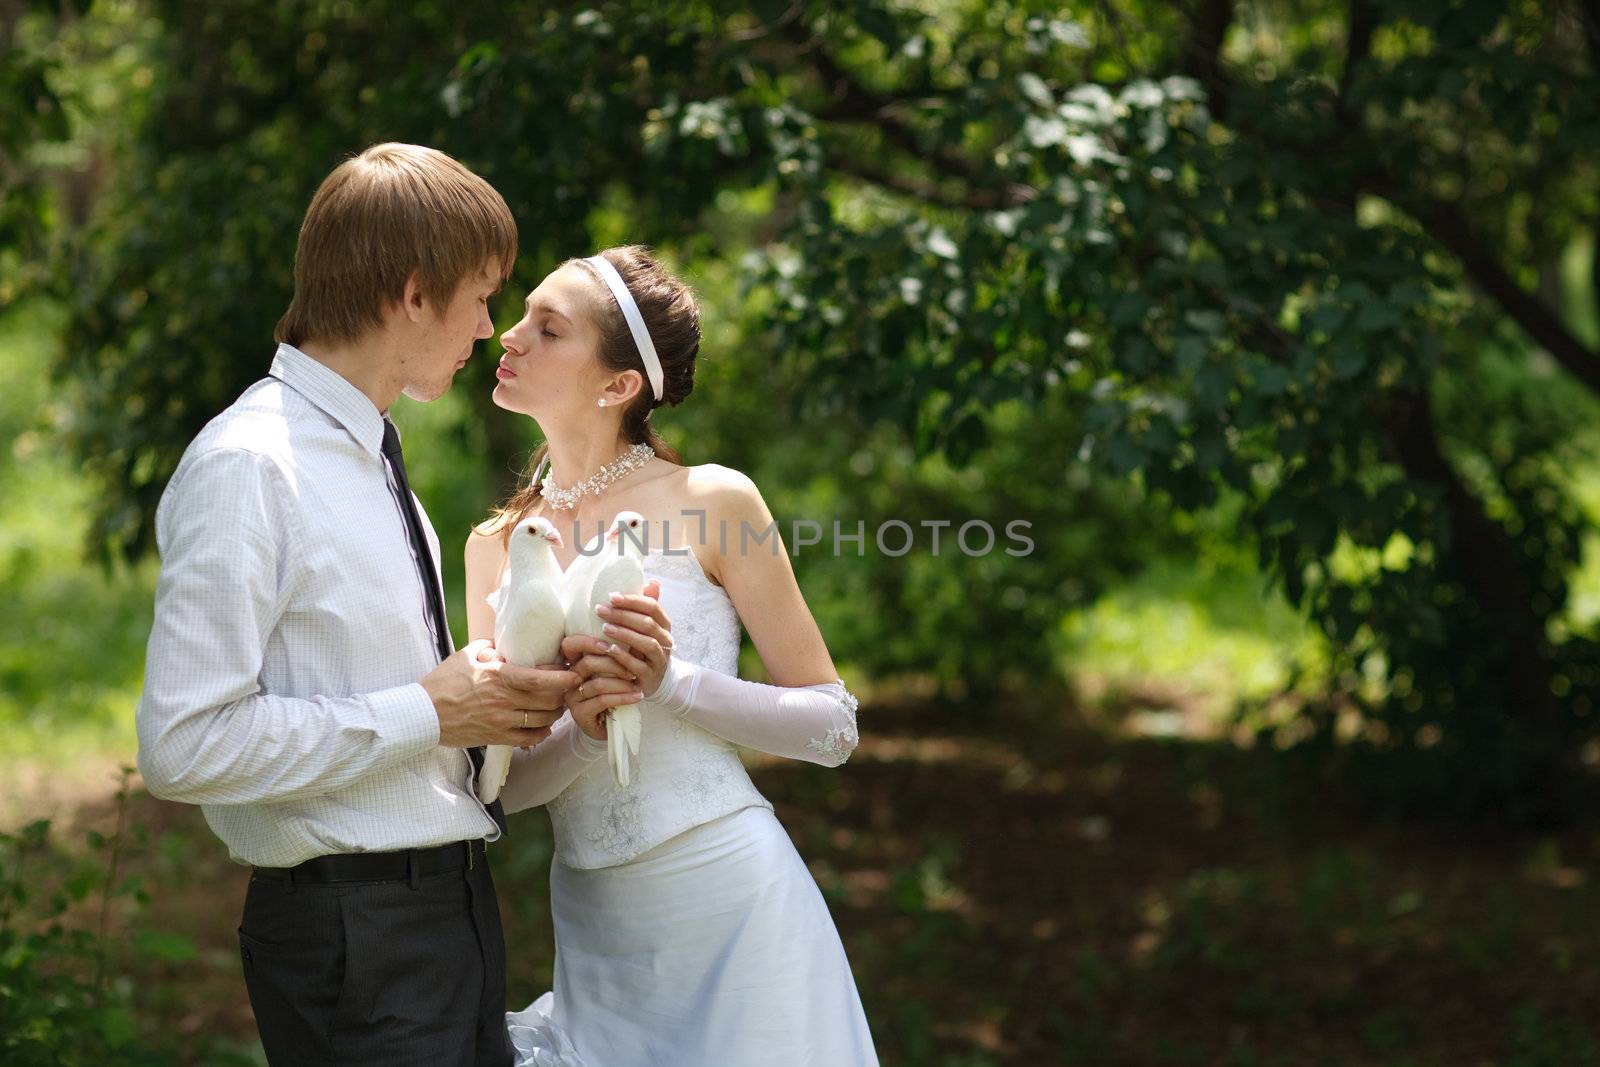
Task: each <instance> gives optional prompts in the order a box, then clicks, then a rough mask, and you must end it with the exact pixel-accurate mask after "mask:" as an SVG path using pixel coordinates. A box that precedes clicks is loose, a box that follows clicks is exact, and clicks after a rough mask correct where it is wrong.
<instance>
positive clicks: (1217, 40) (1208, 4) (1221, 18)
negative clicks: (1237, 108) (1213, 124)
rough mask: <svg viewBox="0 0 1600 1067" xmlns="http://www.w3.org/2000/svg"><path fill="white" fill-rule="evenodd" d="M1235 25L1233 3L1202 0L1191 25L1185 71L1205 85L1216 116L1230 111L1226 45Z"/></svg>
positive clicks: (1185, 57)
mask: <svg viewBox="0 0 1600 1067" xmlns="http://www.w3.org/2000/svg"><path fill="white" fill-rule="evenodd" d="M1232 24H1233V0H1202V2H1201V3H1200V5H1199V7H1198V9H1197V10H1196V11H1195V12H1194V15H1193V21H1192V22H1191V23H1190V33H1189V40H1188V41H1187V42H1186V43H1185V45H1184V49H1183V63H1182V66H1181V68H1180V69H1181V70H1182V72H1183V73H1184V74H1186V75H1188V76H1189V77H1191V78H1193V79H1194V80H1195V81H1197V82H1199V83H1200V84H1201V85H1203V86H1205V89H1206V94H1207V96H1208V97H1209V98H1210V101H1211V107H1212V110H1213V111H1214V113H1216V114H1221V113H1222V112H1224V111H1226V110H1227V108H1228V90H1229V88H1230V86H1229V84H1228V79H1227V77H1226V76H1225V75H1224V74H1223V72H1222V42H1223V40H1224V39H1225V38H1226V37H1227V36H1228V27H1229V26H1230V25H1232Z"/></svg>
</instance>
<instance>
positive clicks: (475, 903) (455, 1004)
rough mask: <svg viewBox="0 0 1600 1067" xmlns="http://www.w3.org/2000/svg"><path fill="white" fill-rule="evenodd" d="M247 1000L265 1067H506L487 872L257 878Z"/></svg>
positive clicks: (495, 912)
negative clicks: (368, 878)
mask: <svg viewBox="0 0 1600 1067" xmlns="http://www.w3.org/2000/svg"><path fill="white" fill-rule="evenodd" d="M239 955H240V958H241V960H242V961H243V964H244V980H245V986H246V988H248V990H249V992H250V1007H251V1009H252V1010H253V1011H254V1012H255V1016H256V1027H257V1029H258V1030H260V1032H261V1044H262V1046H263V1047H264V1048H265V1049H266V1053H267V1061H268V1062H269V1063H271V1064H272V1065H273V1067H291V1065H292V1067H321V1065H328V1067H334V1065H338V1067H358V1065H363V1064H371V1065H373V1067H380V1065H381V1067H405V1065H409V1064H417V1065H427V1067H447V1065H448V1067H507V1065H508V1064H510V1063H511V1062H512V1058H513V1054H512V1049H511V1041H510V1038H509V1037H508V1036H507V1034H506V1020H505V1010H506V952H505V937H504V935H503V934H502V933H501V930H500V908H499V905H498V904H497V903H496V901H495V895H494V880H493V878H492V877H491V876H490V874H489V865H488V863H486V862H480V863H478V864H476V866H475V867H474V868H472V869H470V870H461V871H452V872H448V873H444V874H434V875H426V876H423V877H421V878H419V879H417V885H416V888H415V889H413V888H412V887H411V884H410V883H409V882H407V881H398V882H364V883H346V884H337V885H316V884H306V883H300V884H297V885H290V884H289V883H287V882H279V881H274V880H272V879H269V878H262V877H260V876H259V875H257V876H252V877H251V879H250V888H249V890H248V892H247V893H246V894H245V902H244V917H243V919H242V920H241V922H240V924H239Z"/></svg>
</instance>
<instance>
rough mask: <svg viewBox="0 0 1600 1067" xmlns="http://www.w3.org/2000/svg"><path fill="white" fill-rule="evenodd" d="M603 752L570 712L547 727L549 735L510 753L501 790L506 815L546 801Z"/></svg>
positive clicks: (602, 744) (598, 742) (601, 746)
mask: <svg viewBox="0 0 1600 1067" xmlns="http://www.w3.org/2000/svg"><path fill="white" fill-rule="evenodd" d="M605 754H606V743H605V742H604V741H596V740H595V739H594V738H592V737H590V736H589V735H588V734H586V733H584V732H583V731H582V730H581V729H579V727H578V724H577V723H576V722H574V721H573V718H572V716H571V715H563V716H561V718H559V719H557V720H556V724H555V725H554V726H552V727H550V736H548V737H546V738H545V739H544V740H543V741H541V742H539V743H538V744H537V745H534V746H533V748H531V749H529V750H528V751H526V752H524V751H522V750H521V749H520V748H519V749H517V750H515V751H513V752H512V753H511V769H510V771H509V772H507V774H506V784H505V786H504V787H503V788H502V789H501V790H500V803H501V804H502V805H503V806H504V807H505V810H506V812H507V814H510V813H511V812H517V811H522V810H524V809H526V808H536V807H538V806H539V805H541V804H548V803H550V801H552V800H554V799H555V798H556V797H557V796H559V795H560V794H561V791H562V790H563V789H565V788H567V786H569V785H571V784H572V783H573V782H574V781H576V780H577V777H578V775H580V774H582V773H583V772H584V771H586V770H587V769H588V768H589V765H590V764H592V763H593V762H594V761H595V760H597V759H599V758H600V757H601V756H604V755H605Z"/></svg>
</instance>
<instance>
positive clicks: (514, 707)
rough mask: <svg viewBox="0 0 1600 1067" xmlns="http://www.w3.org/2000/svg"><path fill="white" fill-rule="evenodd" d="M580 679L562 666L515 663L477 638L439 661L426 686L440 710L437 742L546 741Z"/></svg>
mask: <svg viewBox="0 0 1600 1067" xmlns="http://www.w3.org/2000/svg"><path fill="white" fill-rule="evenodd" d="M486 650H488V652H489V655H488V657H487V658H486V657H485V656H483V655H482V653H484V652H485V651H486ZM582 682H583V678H582V677H581V676H580V675H579V674H578V673H577V672H575V671H569V670H562V669H561V668H560V667H516V666H513V665H511V664H510V663H507V662H506V661H505V660H504V659H503V658H502V657H500V656H499V655H498V654H496V653H494V652H493V651H492V648H491V645H490V643H489V642H488V641H474V642H472V644H470V645H468V646H467V647H466V648H463V649H461V650H460V651H459V652H456V653H455V654H454V655H452V656H451V657H450V658H449V659H447V660H445V661H444V662H443V663H441V664H439V666H437V667H435V668H434V669H433V670H432V672H430V673H429V674H428V675H427V677H425V678H423V679H422V688H423V689H425V690H426V691H427V693H428V697H429V699H431V700H432V701H433V709H434V711H435V712H436V713H437V714H438V716H439V744H441V745H443V746H445V747H447V748H473V747H476V746H478V745H536V744H538V743H539V742H540V741H543V740H544V739H545V737H547V736H548V735H549V733H550V724H551V723H553V722H555V721H556V720H557V719H559V718H560V717H561V710H562V695H563V694H564V693H566V692H567V691H568V690H570V689H573V688H574V687H576V686H578V685H580V684H582ZM524 723H526V724H527V725H526V726H524V725H523V724H524Z"/></svg>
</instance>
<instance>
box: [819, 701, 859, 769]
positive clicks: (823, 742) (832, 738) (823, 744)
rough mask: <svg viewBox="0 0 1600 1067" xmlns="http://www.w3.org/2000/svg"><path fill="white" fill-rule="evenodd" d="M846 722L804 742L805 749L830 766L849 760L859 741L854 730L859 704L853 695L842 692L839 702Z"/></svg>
mask: <svg viewBox="0 0 1600 1067" xmlns="http://www.w3.org/2000/svg"><path fill="white" fill-rule="evenodd" d="M840 706H841V707H842V708H843V709H844V714H845V718H846V720H847V721H845V722H843V723H840V724H839V725H838V726H835V727H833V728H832V729H830V730H829V731H828V732H827V733H825V734H823V735H822V736H821V737H813V738H812V739H811V740H809V741H807V742H806V747H807V748H809V749H810V750H811V751H813V752H815V753H816V754H817V755H819V756H821V757H822V759H823V761H824V762H826V763H827V764H829V765H830V766H835V767H837V766H838V765H839V764H841V763H843V762H844V761H845V760H847V759H849V758H850V753H852V752H854V751H855V750H856V744H857V743H858V742H859V741H860V740H861V735H860V733H858V732H857V730H856V709H857V708H859V707H860V703H859V702H858V701H857V700H856V697H855V694H854V693H852V692H850V690H848V689H845V690H844V698H843V699H842V700H841V701H840Z"/></svg>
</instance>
